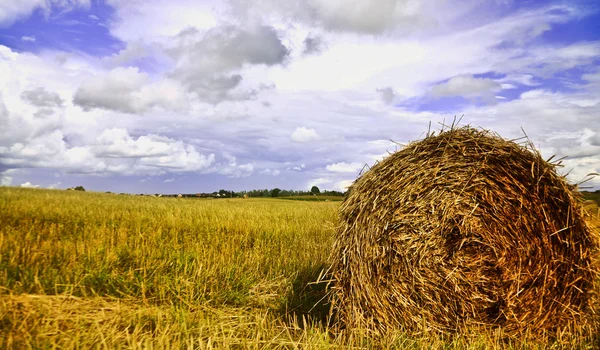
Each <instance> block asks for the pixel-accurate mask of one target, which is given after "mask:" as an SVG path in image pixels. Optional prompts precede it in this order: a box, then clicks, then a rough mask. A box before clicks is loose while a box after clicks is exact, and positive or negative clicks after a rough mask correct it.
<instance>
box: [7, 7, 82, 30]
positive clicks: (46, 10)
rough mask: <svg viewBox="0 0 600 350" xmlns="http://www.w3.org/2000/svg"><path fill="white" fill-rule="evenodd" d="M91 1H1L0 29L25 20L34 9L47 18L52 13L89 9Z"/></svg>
mask: <svg viewBox="0 0 600 350" xmlns="http://www.w3.org/2000/svg"><path fill="white" fill-rule="evenodd" d="M90 1H91V0H3V1H2V2H1V3H0V27H8V26H10V25H11V24H13V23H14V22H15V21H17V20H20V19H23V18H27V17H29V16H30V15H31V13H32V12H33V11H35V10H36V9H40V10H41V11H42V13H43V14H44V15H45V16H46V17H48V16H49V15H50V13H51V12H52V11H53V10H54V11H64V12H68V11H71V10H73V9H75V8H77V7H80V8H89V7H90Z"/></svg>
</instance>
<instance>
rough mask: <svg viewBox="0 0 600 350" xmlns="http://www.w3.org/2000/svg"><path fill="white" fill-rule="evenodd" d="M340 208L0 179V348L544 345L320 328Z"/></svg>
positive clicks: (490, 337) (573, 342)
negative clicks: (23, 185)
mask: <svg viewBox="0 0 600 350" xmlns="http://www.w3.org/2000/svg"><path fill="white" fill-rule="evenodd" d="M338 206H339V202H303V201H285V200H283V201H282V200H276V199H224V200H219V201H209V200H195V199H178V198H152V197H138V196H119V195H113V194H104V193H87V192H75V191H57V190H36V189H20V188H5V187H0V348H54V347H58V348H82V349H86V348H108V349H112V348H158V349H162V348H169V349H171V348H182V349H183V348H185V349H195V348H199V349H210V348H236V349H237V348H253V349H254V348H268V349H272V348H292V349H293V348H332V347H340V348H381V347H384V348H409V349H421V348H427V349H437V348H444V349H465V348H469V349H486V348H492V349H493V348H532V349H537V348H539V349H543V348H547V347H548V346H550V345H552V344H547V343H531V342H530V343H527V342H520V341H518V340H514V339H506V338H505V337H504V336H503V335H502V334H501V333H497V334H477V333H474V334H473V335H470V336H460V337H454V338H446V339H444V338H441V337H439V336H431V335H424V336H422V337H410V336H407V335H405V334H402V333H398V334H390V335H389V336H386V337H385V338H376V337H371V336H369V335H368V334H366V333H361V332H352V333H351V332H348V331H342V330H339V329H337V328H333V327H328V324H327V322H328V311H329V305H328V304H327V298H326V291H325V286H326V283H324V282H323V283H313V282H314V281H316V280H317V279H318V277H319V275H320V274H321V273H322V271H323V270H324V269H326V268H327V259H328V255H329V253H330V249H331V245H332V242H333V232H334V225H335V220H336V215H337V214H336V213H337V209H338ZM563 341H565V340H563ZM564 344H567V345H564ZM597 345H598V344H592V343H585V342H580V341H578V340H577V339H569V340H567V343H563V347H567V348H573V347H577V348H594V347H595V346H597ZM554 346H555V347H559V346H558V345H557V344H554Z"/></svg>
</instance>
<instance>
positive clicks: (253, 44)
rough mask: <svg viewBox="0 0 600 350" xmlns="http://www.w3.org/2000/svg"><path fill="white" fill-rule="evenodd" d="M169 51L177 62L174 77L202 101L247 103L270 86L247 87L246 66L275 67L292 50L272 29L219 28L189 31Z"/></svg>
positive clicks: (261, 27) (182, 33) (267, 27)
mask: <svg viewBox="0 0 600 350" xmlns="http://www.w3.org/2000/svg"><path fill="white" fill-rule="evenodd" d="M174 41H175V42H176V45H175V46H174V47H171V48H170V49H169V50H168V52H169V53H170V55H171V57H172V58H173V59H174V60H175V61H176V65H175V68H174V70H173V72H172V76H173V77H175V78H176V79H178V80H180V81H181V82H182V83H183V84H184V85H185V86H186V87H187V88H188V90H189V91H191V92H194V93H196V94H197V96H198V97H199V98H200V100H201V101H205V102H208V103H219V102H221V101H224V100H246V99H250V98H253V97H254V96H255V95H256V93H257V92H259V91H260V90H264V89H265V88H266V87H267V86H266V85H265V84H259V86H258V87H257V86H251V87H244V86H242V85H243V84H242V80H243V75H242V74H241V70H242V69H243V68H244V67H245V66H254V65H263V66H273V65H278V64H281V63H283V62H284V60H285V59H286V57H287V56H288V53H289V52H288V49H287V48H286V47H285V46H284V45H283V43H282V42H281V39H280V38H279V35H278V33H277V31H276V30H275V29H274V28H273V27H270V26H264V25H261V26H254V27H251V28H241V27H238V26H231V25H228V26H219V27H215V28H212V29H210V30H209V31H207V32H200V31H198V30H197V29H191V28H188V29H187V30H184V31H182V32H181V33H180V34H179V35H178V36H177V37H176V38H175V39H174Z"/></svg>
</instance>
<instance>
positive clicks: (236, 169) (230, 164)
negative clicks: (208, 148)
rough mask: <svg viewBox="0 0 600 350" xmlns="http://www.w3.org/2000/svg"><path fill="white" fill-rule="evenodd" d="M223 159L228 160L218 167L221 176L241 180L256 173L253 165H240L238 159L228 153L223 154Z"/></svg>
mask: <svg viewBox="0 0 600 350" xmlns="http://www.w3.org/2000/svg"><path fill="white" fill-rule="evenodd" d="M223 158H225V159H226V160H227V163H224V164H218V165H217V166H216V167H217V169H218V170H217V172H218V173H219V174H221V175H226V176H227V177H229V178H239V177H246V176H250V175H251V174H252V173H253V172H254V166H253V165H252V164H250V163H246V164H238V163H237V158H236V157H235V156H233V155H231V154H230V153H228V152H223Z"/></svg>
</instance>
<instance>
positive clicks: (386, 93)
mask: <svg viewBox="0 0 600 350" xmlns="http://www.w3.org/2000/svg"><path fill="white" fill-rule="evenodd" d="M377 92H378V93H379V96H380V97H381V100H382V101H383V103H385V104H386V105H391V104H394V101H395V100H396V93H395V92H394V89H393V88H391V87H389V86H388V87H385V88H380V89H377Z"/></svg>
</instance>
